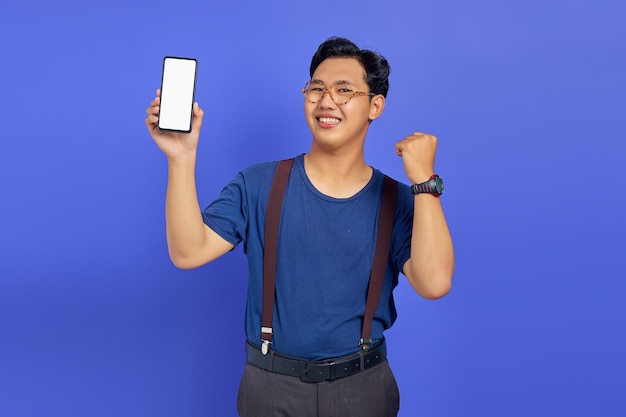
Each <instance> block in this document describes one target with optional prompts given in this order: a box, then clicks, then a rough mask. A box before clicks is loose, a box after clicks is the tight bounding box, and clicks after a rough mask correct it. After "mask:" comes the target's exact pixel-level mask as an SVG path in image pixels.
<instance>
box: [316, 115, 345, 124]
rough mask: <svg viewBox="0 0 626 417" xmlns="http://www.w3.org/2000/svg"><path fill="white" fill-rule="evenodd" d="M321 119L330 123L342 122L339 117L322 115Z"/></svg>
mask: <svg viewBox="0 0 626 417" xmlns="http://www.w3.org/2000/svg"><path fill="white" fill-rule="evenodd" d="M319 121H320V122H322V123H326V124H329V125H336V124H338V123H339V122H340V120H339V119H335V118H334V117H320V118H319Z"/></svg>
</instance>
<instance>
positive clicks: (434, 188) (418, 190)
mask: <svg viewBox="0 0 626 417" xmlns="http://www.w3.org/2000/svg"><path fill="white" fill-rule="evenodd" d="M411 192H413V194H422V193H428V194H432V195H434V196H435V197H439V196H440V195H441V194H443V180H442V179H441V177H440V176H439V175H433V176H432V177H430V179H429V180H428V181H425V182H422V183H420V184H413V185H411Z"/></svg>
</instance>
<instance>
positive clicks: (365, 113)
mask: <svg viewBox="0 0 626 417" xmlns="http://www.w3.org/2000/svg"><path fill="white" fill-rule="evenodd" d="M331 87H334V88H335V90H339V89H341V88H345V89H350V90H352V91H360V92H368V93H369V87H368V86H367V83H366V82H365V70H364V69H363V67H362V66H361V64H360V63H359V61H357V60H356V59H354V58H327V59H325V60H324V61H322V63H321V64H320V65H319V66H318V67H317V69H316V70H315V73H314V74H313V77H312V78H311V88H315V89H317V90H318V91H320V90H322V91H323V89H324V88H326V89H330V88H331ZM335 100H336V101H337V102H339V103H341V102H342V101H343V100H341V99H340V98H339V97H338V96H337V95H335ZM381 100H382V103H383V104H384V99H383V97H382V96H376V97H375V98H374V100H372V101H370V98H369V96H368V95H356V96H353V97H352V98H351V99H350V101H348V102H347V103H345V104H337V103H336V102H335V101H333V100H332V98H331V97H330V93H328V92H326V94H324V95H323V96H322V98H321V99H320V100H319V101H317V102H316V103H311V102H310V101H309V100H307V99H306V98H305V99H304V114H305V117H306V120H307V124H308V125H309V129H310V130H311V133H312V134H313V139H314V141H316V142H318V143H319V144H320V145H323V146H330V147H338V146H342V145H343V144H347V143H355V144H357V145H358V144H359V142H360V143H361V145H360V146H362V142H363V141H364V140H365V134H366V133H367V128H368V126H369V121H370V120H372V119H375V118H377V117H378V116H379V114H380V112H381V111H382V108H380V109H379V108H378V107H379V106H380V101H381ZM377 103H378V104H377Z"/></svg>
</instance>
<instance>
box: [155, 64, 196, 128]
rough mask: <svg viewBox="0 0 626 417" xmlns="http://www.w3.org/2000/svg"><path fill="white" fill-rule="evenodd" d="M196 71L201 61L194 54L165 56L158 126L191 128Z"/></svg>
mask: <svg viewBox="0 0 626 417" xmlns="http://www.w3.org/2000/svg"><path fill="white" fill-rule="evenodd" d="M197 74H198V61H197V60H196V59H194V58H179V57H174V56H166V57H165V58H163V74H162V77H161V104H160V106H159V123H158V124H157V126H158V128H159V129H161V130H170V131H173V132H183V133H189V132H191V118H192V116H193V102H194V99H195V95H196V77H197Z"/></svg>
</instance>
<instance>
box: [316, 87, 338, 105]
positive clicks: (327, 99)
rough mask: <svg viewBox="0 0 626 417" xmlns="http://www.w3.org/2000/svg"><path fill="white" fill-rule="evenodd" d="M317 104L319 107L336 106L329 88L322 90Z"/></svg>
mask: <svg viewBox="0 0 626 417" xmlns="http://www.w3.org/2000/svg"><path fill="white" fill-rule="evenodd" d="M319 105H320V107H324V108H327V107H329V108H334V107H335V106H336V104H335V102H334V100H333V96H332V93H331V90H330V89H328V88H326V89H324V92H323V93H322V98H320V101H319Z"/></svg>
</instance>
